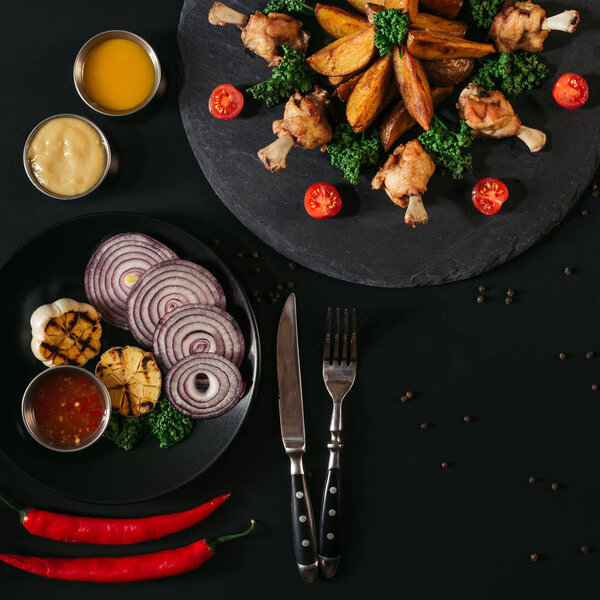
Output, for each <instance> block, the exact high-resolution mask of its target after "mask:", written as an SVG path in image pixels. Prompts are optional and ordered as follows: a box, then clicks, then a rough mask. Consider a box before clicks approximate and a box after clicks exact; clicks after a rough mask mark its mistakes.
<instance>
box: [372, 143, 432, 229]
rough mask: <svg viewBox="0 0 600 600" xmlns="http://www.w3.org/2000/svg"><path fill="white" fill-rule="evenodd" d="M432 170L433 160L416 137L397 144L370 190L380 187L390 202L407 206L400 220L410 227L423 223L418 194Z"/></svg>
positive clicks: (425, 189) (422, 212) (427, 180)
mask: <svg viewBox="0 0 600 600" xmlns="http://www.w3.org/2000/svg"><path fill="white" fill-rule="evenodd" d="M434 171H435V162H434V161H433V158H432V157H431V155H430V154H429V153H428V152H426V151H425V150H424V149H423V146H421V142H419V140H411V141H410V142H408V143H407V144H406V146H403V145H402V144H401V145H400V146H398V147H397V148H396V149H395V150H394V152H393V153H392V154H390V156H389V157H388V159H387V160H386V161H385V164H384V165H383V167H381V169H379V171H378V172H377V175H375V177H374V178H373V181H372V182H371V187H372V188H373V189H374V190H379V189H381V188H383V189H384V190H385V192H386V194H387V195H388V196H389V197H390V199H391V200H392V202H394V203H395V204H398V205H399V206H402V207H403V208H404V207H407V208H406V213H405V214H404V222H405V223H406V224H407V225H410V226H411V227H417V226H418V225H427V223H428V222H429V217H428V216H427V212H426V210H425V207H424V206H423V200H422V196H423V194H424V193H425V192H426V191H427V184H428V183H429V179H430V178H431V176H432V175H433V172H434Z"/></svg>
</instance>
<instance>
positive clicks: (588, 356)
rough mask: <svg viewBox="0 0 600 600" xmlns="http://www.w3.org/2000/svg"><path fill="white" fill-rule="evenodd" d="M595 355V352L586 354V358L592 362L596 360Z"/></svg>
mask: <svg viewBox="0 0 600 600" xmlns="http://www.w3.org/2000/svg"><path fill="white" fill-rule="evenodd" d="M594 356H595V354H594V353H593V352H586V353H585V357H586V358H587V359H588V360H590V359H591V358H594Z"/></svg>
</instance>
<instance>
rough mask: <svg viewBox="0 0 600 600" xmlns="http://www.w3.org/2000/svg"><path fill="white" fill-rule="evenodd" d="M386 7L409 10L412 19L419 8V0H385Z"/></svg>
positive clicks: (403, 10)
mask: <svg viewBox="0 0 600 600" xmlns="http://www.w3.org/2000/svg"><path fill="white" fill-rule="evenodd" d="M384 7H385V9H386V10H388V9H390V8H397V9H398V10H401V11H402V12H407V13H408V15H409V17H410V20H411V21H412V20H413V19H414V18H415V17H416V16H417V12H418V10H419V0H385V4H384Z"/></svg>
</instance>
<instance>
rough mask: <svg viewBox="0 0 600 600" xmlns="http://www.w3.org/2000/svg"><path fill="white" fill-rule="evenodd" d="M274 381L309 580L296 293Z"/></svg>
mask: <svg viewBox="0 0 600 600" xmlns="http://www.w3.org/2000/svg"><path fill="white" fill-rule="evenodd" d="M277 380H278V383H279V421H280V424H281V438H282V440H283V447H284V448H285V452H286V454H287V455H288V456H289V457H290V464H291V475H292V531H293V538H294V552H295V554H296V563H297V565H298V570H299V571H300V575H301V577H302V579H304V581H306V582H307V583H312V582H313V581H314V580H315V579H316V577H317V573H318V570H319V567H318V562H317V534H316V529H315V520H314V516H313V511H312V506H311V503H310V496H309V493H308V487H307V485H306V478H305V477H304V467H303V466H302V457H303V455H304V451H305V441H304V408H303V405H302V382H301V379H300V357H299V354H298V324H297V320H296V295H295V294H290V296H289V297H288V299H287V301H286V303H285V306H284V307H283V312H282V314H281V318H280V320H279V328H278V329H277Z"/></svg>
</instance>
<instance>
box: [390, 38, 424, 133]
mask: <svg viewBox="0 0 600 600" xmlns="http://www.w3.org/2000/svg"><path fill="white" fill-rule="evenodd" d="M392 56H393V57H394V60H393V62H394V73H395V75H396V81H397V82H398V87H399V88H400V95H401V96H402V100H403V101H404V104H405V106H406V108H407V110H408V112H409V113H410V115H411V116H412V117H413V119H414V120H415V121H416V122H417V123H418V124H419V125H420V126H421V127H422V128H423V129H425V131H427V130H428V129H429V124H430V123H431V119H433V99H432V97H431V88H430V87H429V81H427V75H426V74H425V69H424V68H423V65H422V64H421V61H420V60H419V59H418V58H415V57H414V56H411V55H410V54H409V53H408V52H407V51H406V48H404V49H403V50H402V52H400V48H398V46H395V47H394V50H393V53H392Z"/></svg>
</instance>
